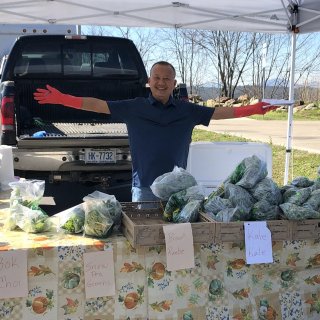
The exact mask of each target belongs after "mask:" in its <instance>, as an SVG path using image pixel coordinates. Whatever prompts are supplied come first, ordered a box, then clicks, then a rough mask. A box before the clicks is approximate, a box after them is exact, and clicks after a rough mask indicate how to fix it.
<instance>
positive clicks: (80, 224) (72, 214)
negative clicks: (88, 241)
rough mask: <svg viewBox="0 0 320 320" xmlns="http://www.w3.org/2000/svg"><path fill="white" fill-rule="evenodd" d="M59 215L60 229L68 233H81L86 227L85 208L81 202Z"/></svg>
mask: <svg viewBox="0 0 320 320" xmlns="http://www.w3.org/2000/svg"><path fill="white" fill-rule="evenodd" d="M57 215H58V217H59V229H60V230H61V229H62V230H63V231H64V232H66V233H81V232H82V231H83V229H84V217H85V213H84V208H83V203H80V204H78V205H76V206H74V207H72V208H69V209H67V210H65V211H62V212H60V213H58V214H57Z"/></svg>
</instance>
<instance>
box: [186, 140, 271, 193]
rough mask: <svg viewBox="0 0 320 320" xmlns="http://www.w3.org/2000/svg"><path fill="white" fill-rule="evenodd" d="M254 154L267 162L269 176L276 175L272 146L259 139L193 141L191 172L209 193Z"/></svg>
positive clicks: (191, 145)
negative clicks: (255, 140) (244, 140)
mask: <svg viewBox="0 0 320 320" xmlns="http://www.w3.org/2000/svg"><path fill="white" fill-rule="evenodd" d="M252 155H256V156H257V157H259V158H260V159H261V160H263V161H265V162H266V164H267V169H268V177H270V178H272V149H271V147H270V146H269V145H268V144H266V143H256V142H192V143H191V144H190V149H189V157H188V164H187V171H188V172H189V173H191V174H192V175H193V176H194V177H195V179H196V180H197V182H198V184H199V185H201V186H202V187H203V189H204V192H205V195H206V196H208V195H209V194H210V193H211V192H212V191H213V190H215V189H216V188H217V187H218V186H219V185H220V184H221V183H222V182H223V181H224V180H225V179H226V178H227V177H228V176H229V175H230V173H231V172H232V171H233V170H234V169H235V168H236V166H237V165H238V164H239V163H240V162H241V161H242V160H243V159H244V158H247V157H251V156H252Z"/></svg>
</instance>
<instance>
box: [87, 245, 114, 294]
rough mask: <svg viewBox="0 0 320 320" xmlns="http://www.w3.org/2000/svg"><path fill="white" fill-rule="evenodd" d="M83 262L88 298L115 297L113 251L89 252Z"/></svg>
mask: <svg viewBox="0 0 320 320" xmlns="http://www.w3.org/2000/svg"><path fill="white" fill-rule="evenodd" d="M83 260H84V280H85V281H84V282H85V292H86V298H97V297H105V296H113V295H115V293H116V288H115V280H114V261H113V250H112V249H108V250H106V251H99V252H87V253H84V254H83Z"/></svg>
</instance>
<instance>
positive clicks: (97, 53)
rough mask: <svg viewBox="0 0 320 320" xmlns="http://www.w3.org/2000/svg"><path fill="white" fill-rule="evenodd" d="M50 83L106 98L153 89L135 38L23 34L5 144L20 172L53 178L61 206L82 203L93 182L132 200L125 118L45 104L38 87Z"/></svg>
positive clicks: (13, 69) (50, 189)
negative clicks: (36, 94)
mask: <svg viewBox="0 0 320 320" xmlns="http://www.w3.org/2000/svg"><path fill="white" fill-rule="evenodd" d="M46 84H49V85H51V86H53V87H55V88H57V89H58V90H60V91H62V92H64V93H68V94H71V95H75V96H89V97H96V98H100V99H105V100H121V99H130V98H134V97H137V96H146V95H148V88H147V86H146V84H147V73H146V70H145V67H144V64H143V62H142V59H141V57H140V54H139V52H138V50H137V49H136V47H135V45H134V43H133V42H132V41H131V40H129V39H124V38H116V37H104V36H71V35H68V36H63V35H32V36H21V37H19V38H18V39H17V41H16V42H15V44H14V46H13V48H12V50H11V52H10V54H9V56H8V58H7V62H6V65H5V67H4V70H3V73H2V75H1V83H0V99H1V144H4V145H10V146H12V147H13V158H14V159H13V160H14V168H15V175H17V176H20V177H24V178H28V179H43V180H45V181H46V188H45V195H46V196H53V197H54V199H55V201H56V203H57V204H58V207H59V203H60V204H61V206H62V207H63V206H64V207H66V208H67V207H68V206H71V205H75V204H78V203H80V202H81V201H82V197H83V196H85V195H87V194H88V193H90V192H92V191H93V190H100V191H103V192H106V193H109V194H114V195H116V197H117V199H118V200H119V201H130V200H131V194H130V188H131V157H130V151H129V142H128V134H127V129H126V126H125V124H123V123H121V122H119V121H118V120H117V119H115V118H113V117H112V116H110V115H105V114H98V113H93V112H87V111H81V110H76V109H72V108H66V107H63V106H61V105H40V104H38V103H37V102H36V101H35V100H34V99H33V93H34V91H35V90H36V89H37V88H45V86H46ZM61 206H60V207H61ZM60 207H59V208H60Z"/></svg>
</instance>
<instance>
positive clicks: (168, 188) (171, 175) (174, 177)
mask: <svg viewBox="0 0 320 320" xmlns="http://www.w3.org/2000/svg"><path fill="white" fill-rule="evenodd" d="M196 184H197V182H196V179H195V178H194V177H193V176H192V175H191V174H190V173H189V172H187V171H186V170H185V169H183V168H180V167H177V166H175V167H174V169H173V170H172V171H171V172H167V173H164V174H163V175H161V176H159V177H157V178H156V179H155V180H154V181H153V183H152V185H151V186H150V188H151V190H152V192H153V194H154V195H155V196H157V197H158V198H160V199H162V200H168V199H169V198H170V196H171V195H172V194H174V193H176V192H179V191H181V190H184V189H187V188H189V187H192V186H195V185H196Z"/></svg>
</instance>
